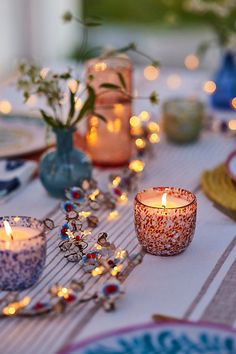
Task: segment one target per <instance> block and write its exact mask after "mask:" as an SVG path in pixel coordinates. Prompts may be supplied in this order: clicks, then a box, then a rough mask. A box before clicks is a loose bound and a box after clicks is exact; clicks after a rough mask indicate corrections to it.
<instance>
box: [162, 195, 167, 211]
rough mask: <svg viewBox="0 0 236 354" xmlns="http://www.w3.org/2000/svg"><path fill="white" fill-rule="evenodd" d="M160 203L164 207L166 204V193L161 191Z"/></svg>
mask: <svg viewBox="0 0 236 354" xmlns="http://www.w3.org/2000/svg"><path fill="white" fill-rule="evenodd" d="M161 204H162V207H163V208H166V204H167V193H163V195H162V198H161Z"/></svg>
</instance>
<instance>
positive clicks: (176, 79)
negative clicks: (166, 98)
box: [167, 74, 182, 90]
mask: <svg viewBox="0 0 236 354" xmlns="http://www.w3.org/2000/svg"><path fill="white" fill-rule="evenodd" d="M181 84H182V80H181V77H180V76H179V75H178V74H172V75H169V76H168V78H167V86H168V87H169V88H170V89H171V90H177V89H178V88H179V87H180V86H181Z"/></svg>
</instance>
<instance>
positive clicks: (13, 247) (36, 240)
mask: <svg viewBox="0 0 236 354" xmlns="http://www.w3.org/2000/svg"><path fill="white" fill-rule="evenodd" d="M45 258H46V240H45V234H44V225H43V223H42V222H41V221H39V220H36V219H34V218H30V217H4V218H0V289H1V290H14V291H15V290H23V289H26V288H28V287H30V286H31V285H33V284H34V283H35V282H36V281H37V280H38V278H39V276H40V274H41V272H42V270H43V266H44V263H45Z"/></svg>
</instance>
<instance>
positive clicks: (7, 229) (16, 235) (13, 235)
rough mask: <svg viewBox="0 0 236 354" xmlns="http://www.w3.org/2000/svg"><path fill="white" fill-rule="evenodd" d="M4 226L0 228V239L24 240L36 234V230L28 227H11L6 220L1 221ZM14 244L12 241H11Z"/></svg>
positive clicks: (7, 240)
mask: <svg viewBox="0 0 236 354" xmlns="http://www.w3.org/2000/svg"><path fill="white" fill-rule="evenodd" d="M3 224H4V228H3V227H2V228H0V240H1V241H6V242H9V241H10V240H12V241H16V240H18V241H19V240H26V239H27V238H31V237H34V236H36V235H37V234H38V230H36V229H31V228H29V227H23V226H15V227H13V228H11V226H10V224H9V222H8V221H6V220H4V221H3ZM12 246H14V242H12Z"/></svg>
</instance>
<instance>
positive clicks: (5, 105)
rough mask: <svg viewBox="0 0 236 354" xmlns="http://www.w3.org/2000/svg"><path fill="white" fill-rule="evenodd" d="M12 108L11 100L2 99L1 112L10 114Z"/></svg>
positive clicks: (0, 102) (0, 103)
mask: <svg viewBox="0 0 236 354" xmlns="http://www.w3.org/2000/svg"><path fill="white" fill-rule="evenodd" d="M11 110H12V106H11V104H10V102H9V101H7V100H2V101H0V113H3V114H8V113H10V112H11Z"/></svg>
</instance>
